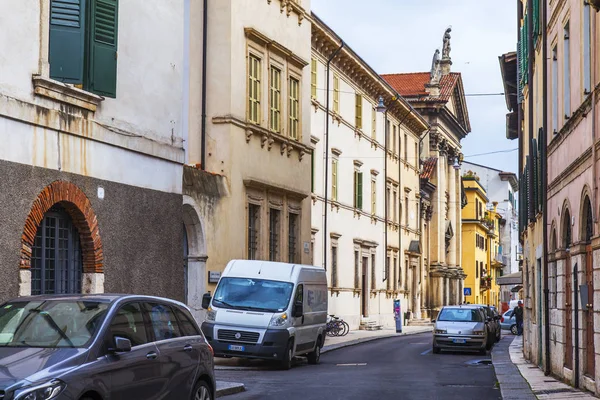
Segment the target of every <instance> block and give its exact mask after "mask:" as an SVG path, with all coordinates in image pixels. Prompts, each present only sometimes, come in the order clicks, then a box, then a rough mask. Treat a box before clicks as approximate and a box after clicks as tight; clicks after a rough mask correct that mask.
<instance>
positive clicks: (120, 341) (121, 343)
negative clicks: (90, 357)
mask: <svg viewBox="0 0 600 400" xmlns="http://www.w3.org/2000/svg"><path fill="white" fill-rule="evenodd" d="M109 351H111V352H113V353H128V352H130V351H131V340H129V339H126V338H124V337H120V336H115V347H114V348H112V349H109Z"/></svg>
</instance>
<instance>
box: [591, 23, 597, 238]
mask: <svg viewBox="0 0 600 400" xmlns="http://www.w3.org/2000/svg"><path fill="white" fill-rule="evenodd" d="M590 23H591V24H592V32H591V36H592V38H591V39H590V43H594V38H595V37H596V29H597V26H596V18H592V21H591V22H590ZM592 46H593V44H592ZM597 55H598V50H592V60H591V66H590V67H591V69H592V74H591V82H590V90H591V91H592V93H591V96H592V166H593V167H592V177H593V179H594V186H593V193H592V196H593V198H592V202H593V203H592V204H593V205H594V208H593V209H594V210H597V209H598V177H597V173H598V172H597V171H596V63H597V62H598V57H597ZM592 214H593V215H594V224H593V228H594V229H593V230H592V236H594V234H595V231H596V229H595V228H596V224H597V223H598V214H597V213H592Z"/></svg>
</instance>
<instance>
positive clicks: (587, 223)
mask: <svg viewBox="0 0 600 400" xmlns="http://www.w3.org/2000/svg"><path fill="white" fill-rule="evenodd" d="M582 225H583V228H584V229H585V230H584V231H583V232H582V236H583V238H584V239H585V242H586V243H590V242H591V241H592V236H594V221H593V219H592V204H591V203H590V198H589V197H587V196H586V198H585V200H584V204H583V218H582Z"/></svg>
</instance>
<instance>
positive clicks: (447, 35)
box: [442, 27, 452, 60]
mask: <svg viewBox="0 0 600 400" xmlns="http://www.w3.org/2000/svg"><path fill="white" fill-rule="evenodd" d="M450 32H452V27H448V29H446V32H445V33H444V47H443V48H442V59H443V60H449V59H450V50H451V47H450V37H451V36H450Z"/></svg>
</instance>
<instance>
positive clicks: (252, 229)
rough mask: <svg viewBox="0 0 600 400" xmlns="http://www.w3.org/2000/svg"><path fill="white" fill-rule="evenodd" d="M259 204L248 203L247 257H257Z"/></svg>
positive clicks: (250, 258)
mask: <svg viewBox="0 0 600 400" xmlns="http://www.w3.org/2000/svg"><path fill="white" fill-rule="evenodd" d="M259 215H260V206H257V205H256V204H248V259H249V260H257V259H258V229H259V220H258V219H259Z"/></svg>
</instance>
